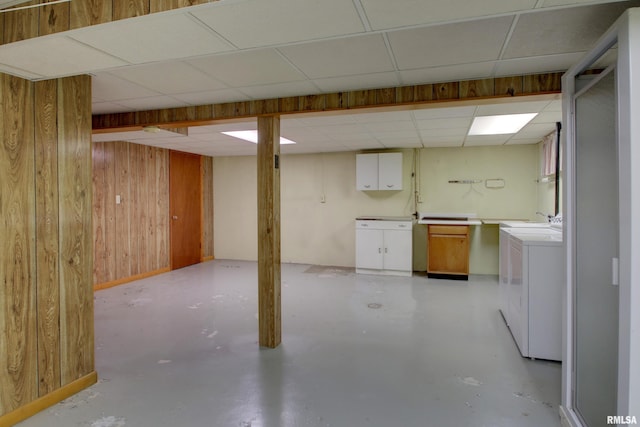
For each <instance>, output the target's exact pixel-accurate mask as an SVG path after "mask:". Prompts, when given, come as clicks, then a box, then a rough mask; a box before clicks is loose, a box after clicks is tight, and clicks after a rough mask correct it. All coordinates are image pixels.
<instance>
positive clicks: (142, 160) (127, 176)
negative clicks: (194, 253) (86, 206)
mask: <svg viewBox="0 0 640 427" xmlns="http://www.w3.org/2000/svg"><path fill="white" fill-rule="evenodd" d="M93 194H94V197H93V218H94V225H93V236H94V239H93V250H94V258H95V262H94V268H93V282H94V284H95V285H100V284H106V283H110V282H114V281H120V280H122V279H126V278H130V277H135V276H139V275H145V274H148V273H153V272H156V271H158V270H166V269H168V268H169V221H168V217H169V150H165V149H162V148H157V147H151V146H145V145H139V144H132V143H129V142H123V141H119V142H96V143H94V144H93ZM117 196H119V198H120V203H116V197H117Z"/></svg>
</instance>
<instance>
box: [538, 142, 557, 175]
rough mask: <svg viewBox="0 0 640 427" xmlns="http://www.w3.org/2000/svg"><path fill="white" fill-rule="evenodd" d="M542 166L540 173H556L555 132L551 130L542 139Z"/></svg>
mask: <svg viewBox="0 0 640 427" xmlns="http://www.w3.org/2000/svg"><path fill="white" fill-rule="evenodd" d="M541 166H542V168H541V171H540V173H541V175H542V176H549V175H554V174H555V173H556V133H555V132H552V133H550V134H549V135H547V136H545V137H544V139H543V140H542V165H541Z"/></svg>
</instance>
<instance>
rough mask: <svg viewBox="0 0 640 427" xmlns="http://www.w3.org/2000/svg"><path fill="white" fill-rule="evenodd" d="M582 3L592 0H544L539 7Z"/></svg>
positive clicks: (591, 1)
mask: <svg viewBox="0 0 640 427" xmlns="http://www.w3.org/2000/svg"><path fill="white" fill-rule="evenodd" d="M614 1H616V0H614ZM618 1H619V0H618ZM584 3H593V0H544V1H543V4H542V6H541V7H543V8H544V7H555V6H573V5H575V6H579V5H581V4H584Z"/></svg>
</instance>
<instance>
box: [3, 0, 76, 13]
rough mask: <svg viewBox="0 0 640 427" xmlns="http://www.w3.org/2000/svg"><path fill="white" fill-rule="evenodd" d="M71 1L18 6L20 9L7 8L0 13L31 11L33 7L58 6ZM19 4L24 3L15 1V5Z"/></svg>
mask: <svg viewBox="0 0 640 427" xmlns="http://www.w3.org/2000/svg"><path fill="white" fill-rule="evenodd" d="M70 1H71V0H55V1H50V2H47V3H38V4H32V5H29V6H20V7H8V6H5V7H8V8H7V9H0V13H6V12H14V11H16V10H24V9H33V8H34V7H42V6H51V5H53V4H58V3H68V2H70ZM19 3H24V1H16V2H15V4H19Z"/></svg>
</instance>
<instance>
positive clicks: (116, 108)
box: [91, 102, 131, 114]
mask: <svg viewBox="0 0 640 427" xmlns="http://www.w3.org/2000/svg"><path fill="white" fill-rule="evenodd" d="M129 111H131V109H130V108H129V107H125V106H124V105H120V104H117V103H115V102H93V103H91V114H110V113H126V112H129Z"/></svg>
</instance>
